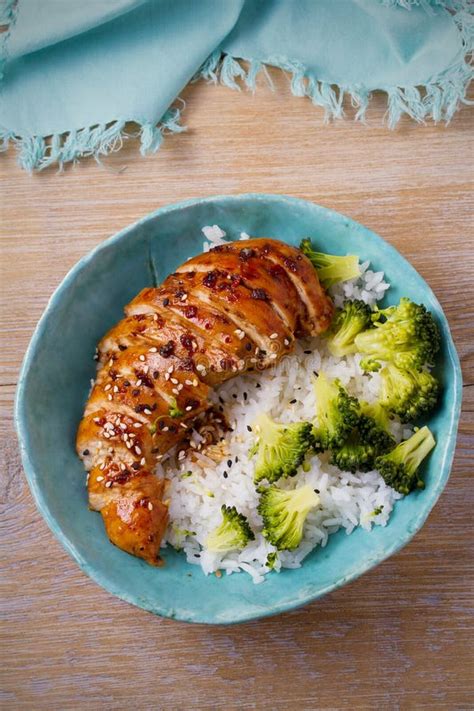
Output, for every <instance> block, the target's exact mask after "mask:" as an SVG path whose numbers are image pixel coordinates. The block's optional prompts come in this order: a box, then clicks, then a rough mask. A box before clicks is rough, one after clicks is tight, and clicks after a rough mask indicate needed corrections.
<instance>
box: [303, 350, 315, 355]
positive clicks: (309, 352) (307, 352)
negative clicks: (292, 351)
mask: <svg viewBox="0 0 474 711" xmlns="http://www.w3.org/2000/svg"><path fill="white" fill-rule="evenodd" d="M303 352H304V353H305V354H306V355H311V353H312V352H313V351H303Z"/></svg>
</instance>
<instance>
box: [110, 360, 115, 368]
mask: <svg viewBox="0 0 474 711" xmlns="http://www.w3.org/2000/svg"><path fill="white" fill-rule="evenodd" d="M113 364H114V359H113V358H111V359H110V360H109V368H111V367H112V366H113Z"/></svg>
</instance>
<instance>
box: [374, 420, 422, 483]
mask: <svg viewBox="0 0 474 711" xmlns="http://www.w3.org/2000/svg"><path fill="white" fill-rule="evenodd" d="M435 445H436V442H435V439H434V437H433V435H432V434H431V432H430V430H429V429H428V427H422V428H421V429H420V430H417V431H416V432H415V434H413V435H412V436H411V437H410V439H407V440H405V441H404V442H401V443H400V444H399V445H397V446H396V447H395V449H392V451H391V452H389V453H388V454H384V455H382V456H381V457H378V458H377V459H376V460H375V467H376V469H378V470H379V472H380V474H381V475H382V476H383V478H384V480H385V483H386V484H388V486H391V487H392V488H393V489H395V491H398V492H399V493H400V494H409V493H410V491H412V490H413V489H424V488H425V483H424V481H423V480H422V479H421V477H420V476H419V473H418V468H419V466H420V464H421V462H422V461H423V459H424V458H425V457H426V455H427V454H428V453H429V452H431V450H432V449H433V447H434V446H435Z"/></svg>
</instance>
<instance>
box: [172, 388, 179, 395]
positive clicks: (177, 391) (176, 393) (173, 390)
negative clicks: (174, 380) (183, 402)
mask: <svg viewBox="0 0 474 711" xmlns="http://www.w3.org/2000/svg"><path fill="white" fill-rule="evenodd" d="M171 392H172V393H174V395H179V390H178V388H173V389H172V390H171Z"/></svg>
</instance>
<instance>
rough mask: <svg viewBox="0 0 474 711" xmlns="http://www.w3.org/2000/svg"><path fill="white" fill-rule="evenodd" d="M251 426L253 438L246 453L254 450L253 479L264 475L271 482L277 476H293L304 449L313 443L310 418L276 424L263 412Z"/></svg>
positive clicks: (251, 454) (262, 477) (277, 477)
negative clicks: (308, 420) (255, 434)
mask: <svg viewBox="0 0 474 711" xmlns="http://www.w3.org/2000/svg"><path fill="white" fill-rule="evenodd" d="M254 429H255V430H256V432H257V439H256V441H255V444H254V446H253V447H252V449H251V450H250V456H251V457H252V456H253V455H254V454H255V453H256V454H257V459H256V462H255V473H254V480H255V482H259V481H261V480H262V479H268V481H269V482H270V483H273V482H274V481H277V479H280V477H287V476H294V475H295V474H296V471H297V469H298V467H299V466H300V464H302V462H303V460H304V458H305V455H306V453H307V452H308V450H309V449H310V448H311V447H313V445H314V438H313V434H312V431H313V427H312V425H311V423H310V422H295V423H292V424H289V425H287V424H280V423H278V422H274V421H273V420H272V419H271V418H270V417H269V416H268V415H265V414H263V415H260V417H258V418H257V420H256V422H255V424H254Z"/></svg>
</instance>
